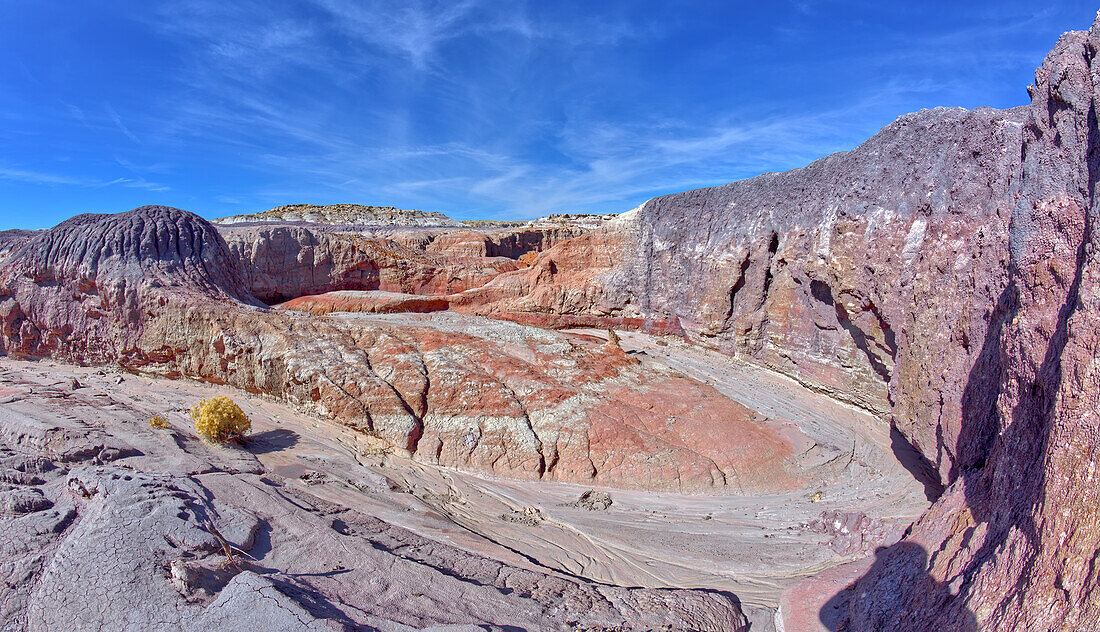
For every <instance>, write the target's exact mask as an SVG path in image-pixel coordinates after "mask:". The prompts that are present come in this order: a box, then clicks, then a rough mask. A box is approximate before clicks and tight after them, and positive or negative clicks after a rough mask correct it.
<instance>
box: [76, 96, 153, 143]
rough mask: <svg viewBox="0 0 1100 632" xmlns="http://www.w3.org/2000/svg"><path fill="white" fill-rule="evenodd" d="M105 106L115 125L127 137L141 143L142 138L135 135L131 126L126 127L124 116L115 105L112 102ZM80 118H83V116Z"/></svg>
mask: <svg viewBox="0 0 1100 632" xmlns="http://www.w3.org/2000/svg"><path fill="white" fill-rule="evenodd" d="M104 107H105V109H106V110H107V116H109V117H111V122H113V123H114V124H115V127H117V128H118V130H119V131H120V132H122V133H123V134H124V135H125V136H126V137H127V138H129V139H130V140H132V141H134V142H135V143H137V144H139V145H140V144H141V139H139V138H138V137H137V136H135V135H134V133H133V132H131V131H130V128H128V127H126V124H125V123H123V122H122V117H121V116H119V115H118V112H116V111H115V109H114V108H113V107H111V104H110V103H106V104H104ZM80 118H81V119H82V120H83V116H81V117H80Z"/></svg>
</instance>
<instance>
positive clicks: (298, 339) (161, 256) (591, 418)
mask: <svg viewBox="0 0 1100 632" xmlns="http://www.w3.org/2000/svg"><path fill="white" fill-rule="evenodd" d="M15 255H18V256H15ZM236 261H237V260H236V259H234V258H233V257H232V256H231V255H230V251H229V248H228V247H227V246H226V244H225V242H224V241H223V240H222V238H221V236H220V235H219V234H218V233H217V231H215V230H214V229H213V227H211V226H210V225H209V224H208V223H206V222H205V221H204V220H202V219H201V218H198V217H197V216H194V215H192V214H190V213H186V212H184V211H179V210H177V209H166V208H162V207H146V208H142V209H136V210H134V211H130V212H127V213H120V214H116V215H99V216H81V217H79V218H76V219H74V220H70V221H69V222H65V223H63V224H61V225H59V226H57V227H55V228H54V229H51V230H49V231H44V232H43V233H40V234H38V235H36V236H34V237H32V238H31V239H30V240H28V241H26V242H24V243H22V244H21V245H20V246H19V247H18V248H17V249H16V250H15V251H13V257H12V258H9V259H6V260H5V264H6V266H7V267H6V268H5V271H6V272H5V275H4V277H3V285H2V288H3V294H2V295H0V296H2V302H0V322H2V328H0V344H2V345H3V346H2V349H3V350H4V351H6V352H8V353H16V354H21V355H28V356H38V357H41V356H50V357H54V358H57V359H61V360H65V361H70V362H75V363H107V362H113V363H118V364H120V365H122V366H124V367H127V368H130V369H133V370H141V371H147V372H154V373H160V374H165V375H168V376H173V377H176V376H186V377H192V378H196V379H201V380H204V381H207V382H212V383H219V384H221V383H224V384H229V385H232V386H236V387H239V388H242V389H245V390H248V391H251V392H258V393H266V394H270V395H273V396H276V397H279V398H282V399H284V400H286V401H289V402H291V403H293V404H296V405H299V406H301V407H303V409H305V410H309V411H311V412H314V413H316V414H319V415H322V416H324V417H326V418H329V419H332V420H335V421H338V422H340V423H343V424H347V425H349V426H352V427H355V428H357V429H360V430H363V431H365V432H372V433H376V434H377V435H379V436H381V437H382V438H384V439H386V440H388V441H389V442H391V443H393V444H394V445H396V446H397V447H398V448H400V449H406V450H408V451H410V452H411V453H413V454H414V456H416V458H418V459H421V460H425V461H428V462H432V463H439V464H441V465H447V466H457V467H464V468H467V469H472V470H477V471H485V472H492V473H497V474H504V475H509V476H515V477H521V478H543V479H549V480H563V481H574V482H577V481H584V482H590V481H591V482H597V483H600V484H605V485H617V486H625V487H643V488H656V489H677V490H681V491H706V490H716V489H723V488H725V487H726V486H737V487H738V488H741V489H761V490H765V491H767V490H777V489H787V488H790V487H793V486H796V485H797V484H798V483H799V482H800V481H801V478H800V477H803V476H807V475H810V474H812V473H803V472H800V471H799V470H798V468H797V467H795V466H793V465H791V463H790V462H789V460H788V457H790V456H792V455H793V448H792V446H791V444H790V442H789V441H788V440H787V439H786V438H781V437H779V436H778V435H776V434H775V433H773V432H770V431H766V430H763V429H761V427H760V426H759V424H756V423H755V422H752V420H751V419H750V418H749V415H748V414H747V411H745V410H744V409H743V408H742V407H740V406H738V405H736V404H734V403H733V402H731V401H730V400H728V399H726V398H725V397H723V396H722V395H720V394H719V393H718V392H717V391H715V390H714V389H712V388H711V387H709V386H706V385H703V384H699V383H696V382H693V381H691V380H686V379H685V378H680V377H677V376H676V375H675V374H673V373H672V372H671V371H662V370H656V369H646V370H642V368H640V367H639V365H638V364H637V363H636V362H635V361H634V360H633V359H631V358H630V357H629V356H627V355H626V354H625V353H624V352H623V351H622V350H621V349H618V348H615V347H609V346H607V345H604V344H601V343H598V342H594V341H589V342H583V341H581V342H576V341H571V339H569V338H568V337H567V336H565V335H564V334H558V333H554V332H546V331H541V330H537V329H532V328H524V327H519V326H517V325H513V324H509V323H496V322H493V321H487V320H484V319H476V318H470V317H462V316H453V317H447V318H445V319H444V320H441V321H439V322H435V321H430V322H424V323H423V324H418V323H417V322H412V323H409V322H406V323H403V324H402V323H397V322H394V323H388V322H386V321H374V322H372V321H366V320H362V319H360V320H355V319H349V318H344V319H327V318H316V317H314V316H312V315H306V314H301V313H295V312H292V311H282V310H271V309H267V308H265V307H262V306H260V305H259V304H252V302H251V301H252V299H251V297H249V296H248V294H247V292H245V291H244V290H243V287H244V278H245V275H244V274H243V272H242V271H241V270H240V269H239V268H238V267H237V266H236ZM329 296H330V297H331V296H334V295H329ZM420 298H422V299H423V300H433V299H431V298H430V297H415V298H412V297H410V298H408V299H407V300H415V299H420ZM678 398H679V399H678ZM708 428H709V429H710V430H711V431H713V432H717V433H719V434H720V435H721V436H722V437H725V439H723V442H721V443H715V442H714V441H712V440H708V439H707V438H706V433H707V429H708ZM738 472H754V473H755V475H754V476H753V477H751V478H748V477H743V476H741V475H739V474H738Z"/></svg>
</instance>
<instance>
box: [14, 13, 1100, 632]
mask: <svg viewBox="0 0 1100 632" xmlns="http://www.w3.org/2000/svg"><path fill="white" fill-rule="evenodd" d="M1098 50H1100V23H1098V24H1097V25H1094V27H1093V29H1092V30H1090V31H1088V32H1073V33H1067V34H1065V35H1064V36H1063V37H1062V38H1061V39H1060V41H1059V42H1058V43H1057V45H1056V46H1055V48H1054V50H1053V51H1052V52H1051V53H1050V54H1049V55H1048V56H1047V58H1046V60H1045V61H1044V62H1043V64H1042V66H1041V67H1040V68H1039V69H1038V70H1037V71H1036V75H1035V83H1034V85H1032V86H1030V87H1029V92H1030V95H1031V103H1030V104H1029V105H1026V106H1021V107H1018V108H1014V109H1010V110H993V109H988V108H981V109H977V110H972V111H967V110H962V109H950V108H938V109H934V110H926V111H921V112H918V113H915V114H911V115H907V116H903V117H901V118H899V119H898V120H897V121H895V122H894V123H892V124H890V125H889V126H887V127H886V128H884V129H883V130H882V131H881V132H880V133H879V134H877V135H876V136H874V137H873V138H871V139H869V140H868V141H867V142H865V143H864V144H862V145H860V146H859V147H857V148H856V149H854V150H852V151H849V152H843V153H839V154H834V155H831V156H828V157H826V158H823V159H821V160H818V161H816V162H814V163H812V164H811V165H809V166H807V167H805V168H802V169H796V170H794V171H790V172H786V173H773V174H765V175H762V176H759V177H757V178H753V179H750V180H745V181H741V182H735V183H732V184H728V185H724V186H720V187H715V188H710V189H701V190H697V191H689V192H685V193H679V194H675V195H669V196H664V197H660V198H656V199H653V200H650V201H649V202H646V203H645V204H643V205H642V206H640V207H639V208H637V209H635V210H633V211H630V212H628V213H624V214H622V215H620V216H617V217H607V216H595V217H583V216H569V215H561V216H551V217H548V218H544V221H538V222H533V223H530V224H522V225H521V224H515V225H503V224H500V223H492V222H484V223H478V222H469V223H462V222H456V221H454V220H451V219H449V218H447V217H446V216H443V215H441V214H429V213H418V212H415V211H402V210H399V209H393V208H379V207H362V206H356V205H337V206H330V207H315V206H307V205H296V206H291V207H280V208H279V209H273V210H272V211H267V212H265V213H260V214H254V215H246V216H236V217H233V218H226V219H225V220H222V221H221V222H218V223H213V224H212V223H210V222H207V221H205V220H203V219H202V218H200V217H198V216H196V215H194V214H192V213H189V212H186V211H182V210H178V209H172V208H166V207H161V206H146V207H142V208H139V209H134V210H132V211H128V212H124V213H118V214H113V215H80V216H77V217H74V218H72V219H70V220H67V221H65V222H63V223H61V224H59V225H58V226H56V227H54V228H52V229H49V230H45V231H38V232H28V231H8V232H6V233H0V257H2V258H3V260H2V262H0V352H2V353H3V358H2V359H0V530H2V533H3V539H2V541H0V576H2V579H3V581H4V589H3V590H2V591H0V622H2V628H0V629H3V630H51V631H53V630H181V629H182V630H189V629H195V630H200V629H202V630H206V629H218V630H237V629H240V630H246V629H270V630H386V631H390V630H392V631H409V630H438V631H444V630H445V631H451V632H458V631H467V630H500V631H504V630H508V631H515V630H587V631H610V630H614V631H619V630H622V631H627V630H679V631H688V630H695V631H712V630H753V631H754V632H755V631H758V630H784V631H786V632H793V631H796V630H830V631H834V632H836V631H840V630H847V631H864V630H891V631H900V630H963V631H966V630H1004V631H1009V630H1034V631H1040V630H1043V631H1046V630H1095V629H1097V626H1098V623H1100V592H1097V584H1098V581H1100V577H1098V575H1100V567H1098V566H1097V564H1096V560H1097V558H1098V557H1100V515H1098V514H1100V497H1098V496H1100V493H1098V490H1100V484H1098V483H1097V475H1098V472H1097V467H1098V465H1097V464H1098V462H1100V454H1098V453H1097V452H1098V449H1100V438H1098V435H1097V427H1098V424H1100V419H1098V404H1100V402H1098V400H1097V398H1098V397H1100V373H1098V371H1100V369H1098V365H1097V363H1096V362H1095V357H1096V354H1097V345H1098V343H1100V313H1098V312H1100V248H1098V246H1100V237H1098V235H1100V232H1098V231H1097V230H1096V229H1097V222H1098V218H1100V201H1097V200H1095V199H1094V194H1095V193H1094V187H1095V185H1096V182H1097V180H1098V179H1100V127H1098V122H1097V115H1096V110H1097V105H1098V102H1100V83H1098V82H1100V66H1097V65H1095V63H1094V62H1095V58H1096V54H1097V52H1098ZM218 394H224V395H229V396H230V397H232V398H233V399H235V400H236V401H237V402H238V403H240V404H241V406H242V408H243V409H244V411H245V413H246V414H247V415H248V416H249V417H250V418H251V419H252V422H253V426H252V432H251V434H250V435H249V436H247V437H246V438H245V439H244V440H243V441H242V442H240V443H239V444H229V445H225V446H219V445H210V444H206V443H203V442H202V441H200V440H199V439H198V438H197V437H196V436H195V434H194V428H193V426H191V423H190V420H189V418H188V417H187V414H186V411H187V410H188V408H189V407H190V406H191V405H193V404H194V403H195V402H196V401H198V400H199V399H202V398H204V397H210V396H212V395H218ZM153 415H161V416H162V417H163V418H164V420H165V422H166V424H165V426H166V427H152V426H150V424H149V421H148V420H149V418H150V417H151V416H153Z"/></svg>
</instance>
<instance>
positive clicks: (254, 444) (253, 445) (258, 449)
mask: <svg viewBox="0 0 1100 632" xmlns="http://www.w3.org/2000/svg"><path fill="white" fill-rule="evenodd" d="M246 445H247V447H248V450H249V452H251V453H253V454H268V453H271V452H279V451H282V450H286V449H287V448H293V447H294V446H296V445H298V433H296V432H294V431H292V430H287V429H286V428H277V429H275V430H268V431H266V432H261V433H259V434H254V435H252V436H250V437H249V438H248V443H247V444H246Z"/></svg>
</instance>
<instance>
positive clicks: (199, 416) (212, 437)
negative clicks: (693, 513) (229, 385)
mask: <svg viewBox="0 0 1100 632" xmlns="http://www.w3.org/2000/svg"><path fill="white" fill-rule="evenodd" d="M191 419H192V420H194V422H195V431H196V432H198V433H199V436H200V437H202V438H203V439H204V440H206V441H210V442H211V443H225V442H226V441H229V440H230V439H240V438H242V437H244V435H245V433H246V432H248V431H249V430H251V429H252V422H251V421H249V420H248V417H246V416H245V414H244V411H243V410H241V407H240V406H238V405H236V404H235V403H233V400H231V399H229V398H228V397H211V398H210V399H204V400H201V401H199V403H197V404H195V405H194V406H192V407H191Z"/></svg>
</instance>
